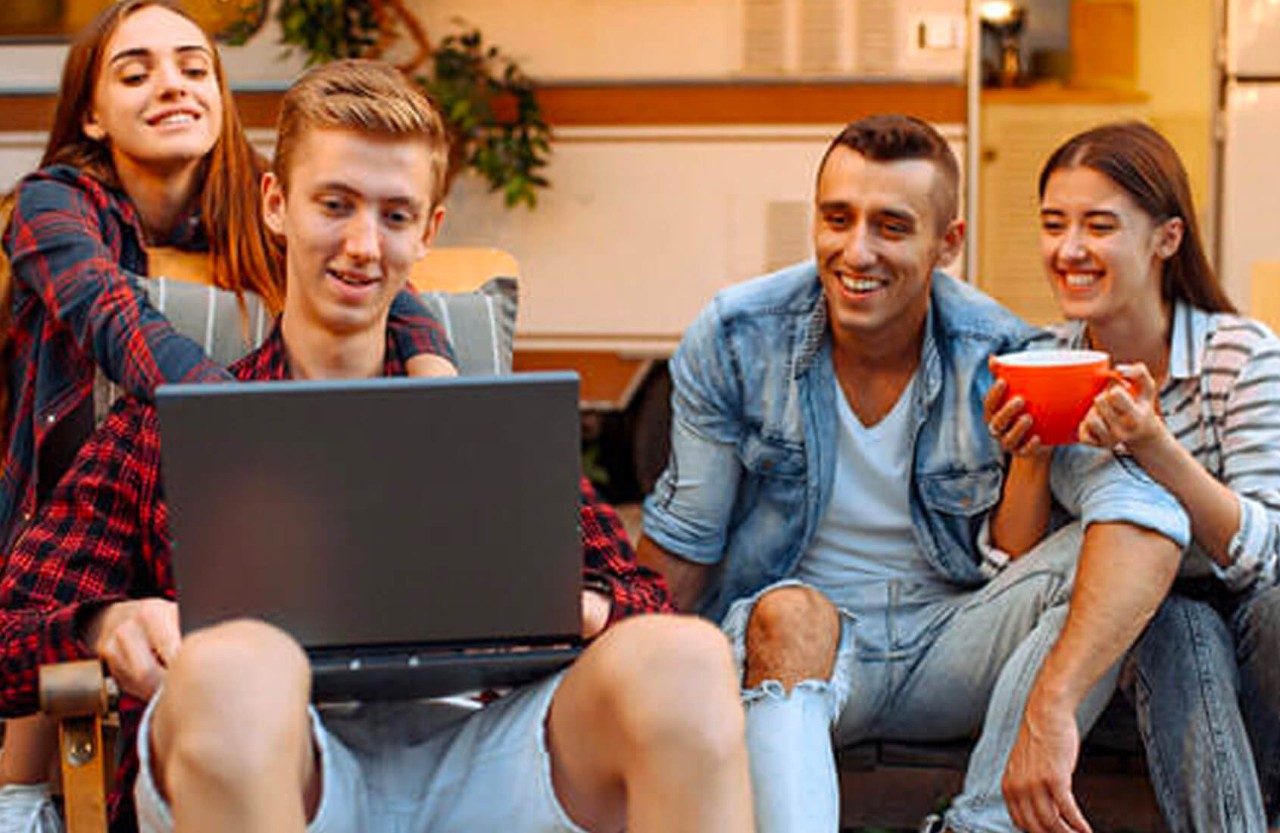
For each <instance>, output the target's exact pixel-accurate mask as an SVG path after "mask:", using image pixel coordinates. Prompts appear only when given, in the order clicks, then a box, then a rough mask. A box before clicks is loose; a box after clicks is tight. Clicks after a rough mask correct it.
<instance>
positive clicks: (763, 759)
mask: <svg viewBox="0 0 1280 833" xmlns="http://www.w3.org/2000/svg"><path fill="white" fill-rule="evenodd" d="M1081 540H1082V534H1081V530H1080V526H1079V525H1078V524H1071V525H1069V526H1067V527H1064V528H1063V529H1061V530H1059V531H1058V532H1057V533H1055V534H1054V535H1053V536H1051V537H1049V538H1047V539H1046V540H1045V541H1043V542H1042V543H1041V544H1040V545H1039V546H1038V547H1036V548H1035V549H1034V550H1032V551H1031V552H1029V553H1027V554H1026V555H1024V556H1022V557H1021V558H1019V559H1017V560H1015V561H1013V562H1012V563H1011V564H1010V565H1009V566H1008V567H1007V568H1006V569H1005V570H1004V571H1003V572H1002V573H1001V574H1000V575H998V576H997V577H996V578H994V579H993V580H992V581H991V582H990V583H988V584H986V585H985V586H983V587H980V588H978V589H975V590H965V589H963V588H956V589H955V591H954V593H951V594H947V595H944V596H942V597H939V596H938V595H937V594H936V593H930V594H927V596H926V597H925V598H916V596H915V594H914V592H913V591H915V590H916V589H917V588H915V586H914V585H911V584H909V583H906V582H889V583H887V584H879V585H873V586H869V587H867V588H866V591H865V599H861V598H860V599H859V600H858V601H859V603H858V605H857V606H856V607H855V608H852V609H841V610H840V618H841V634H840V643H839V647H838V649H837V652H836V660H835V667H834V670H833V671H832V675H831V678H830V679H829V680H805V681H803V682H801V683H799V684H798V685H797V686H796V687H795V688H794V689H793V690H792V691H791V692H790V693H789V694H788V693H786V692H784V690H783V688H782V686H781V685H780V684H779V683H778V682H777V681H773V680H766V681H765V682H764V683H763V684H762V685H760V686H759V687H757V688H753V689H751V690H747V691H744V692H743V704H744V707H745V709H746V717H747V750H748V753H749V755H750V761H751V780H752V790H753V792H754V796H755V805H756V824H757V829H758V830H759V831H760V833H833V832H834V831H836V830H838V829H839V818H840V807H839V787H838V783H837V778H836V770H835V760H834V755H833V747H832V744H833V743H834V744H838V745H840V746H845V745H848V744H852V743H856V742H858V741H862V740H868V739H873V738H875V739H884V740H952V739H961V738H969V737H973V736H975V735H977V734H978V730H979V729H981V728H983V719H984V716H985V715H986V714H987V712H988V701H989V700H990V699H991V697H992V691H993V689H994V688H995V686H996V682H997V680H998V679H1000V678H1001V677H1002V674H1003V675H1004V676H1006V677H1009V678H1010V679H1011V680H1017V681H1018V682H1017V683H1016V684H1007V685H1005V686H1002V689H1008V690H1009V691H1008V694H1007V696H1008V698H1010V699H1009V700H1008V703H1007V707H1003V706H1002V705H1001V704H995V703H993V704H992V705H991V714H992V715H993V717H992V722H998V723H1001V724H1006V723H1007V724H1008V726H1005V727H1003V730H1002V731H999V732H997V734H998V735H999V737H1001V738H1002V740H1001V743H1000V744H997V746H1004V748H1003V749H1002V750H1001V749H998V748H996V749H989V750H988V751H987V753H986V754H985V755H982V756H979V755H977V754H975V757H974V760H973V761H971V762H970V771H969V775H968V778H967V779H966V784H965V787H966V789H965V795H964V796H961V798H960V799H958V800H957V801H958V803H961V802H963V804H962V806H964V805H965V804H967V806H968V817H967V818H956V819H952V818H948V821H949V822H951V823H953V824H957V826H958V828H959V829H965V830H969V829H972V830H1012V829H1013V828H1012V824H1011V823H1010V821H1009V818H1008V813H1007V812H1006V811H1005V809H1004V806H1003V802H1002V801H1001V800H1000V779H1001V777H1002V775H1003V773H1004V766H1005V761H1006V760H1007V758H1008V753H1009V749H1010V748H1011V747H1012V738H1013V737H1016V731H1017V727H1018V725H1019V723H1020V722H1021V719H1022V705H1023V703H1025V701H1026V697H1027V694H1028V693H1029V690H1030V684H1031V682H1032V681H1033V680H1034V677H1035V672H1036V671H1037V670H1038V668H1039V662H1040V660H1041V659H1043V656H1044V654H1045V653H1047V651H1048V648H1049V647H1051V646H1052V645H1053V643H1054V642H1056V641H1057V636H1058V633H1059V631H1060V629H1061V626H1062V622H1063V621H1064V620H1065V610H1066V602H1067V600H1068V598H1069V597H1070V592H1071V583H1072V580H1073V578H1074V576H1075V566H1076V560H1077V557H1078V555H1079V551H1080V544H1081ZM797 584H798V582H795V581H783V582H779V583H778V584H774V585H772V586H771V587H768V588H765V589H764V590H762V591H760V593H758V594H756V595H755V596H753V597H751V598H747V599H741V600H739V601H738V602H735V603H734V605H733V607H731V608H730V610H729V612H728V613H727V614H726V616H725V619H724V622H723V624H722V627H723V629H724V631H725V633H726V634H727V635H728V637H729V639H730V641H731V643H732V644H733V649H734V656H735V659H736V661H737V662H738V669H739V672H741V671H742V670H743V668H744V666H745V653H746V645H745V643H746V631H747V622H748V619H749V618H750V615H751V612H752V610H753V609H754V606H755V603H756V601H757V600H758V599H759V598H760V597H761V596H763V595H764V594H766V593H769V592H770V591H772V590H775V589H778V588H780V587H784V586H789V585H790V586H795V585H797ZM1042 623H1043V624H1042ZM1024 643H1033V644H1030V645H1024ZM1019 646H1024V647H1023V650H1021V651H1019V655H1020V656H1025V657H1028V658H1029V660H1028V661H1029V662H1033V663H1034V667H1032V668H1030V669H1024V670H1027V671H1029V673H1021V674H1019V673H1017V669H1014V668H1013V667H1012V665H1010V667H1009V668H1006V661H1007V660H1009V658H1010V656H1011V655H1012V654H1013V653H1014V651H1015V649H1018V648H1019ZM1107 696H1109V689H1108V691H1107V692H1106V695H1105V696H1102V702H1103V704H1105V702H1106V697H1107ZM1095 717H1096V715H1095ZM996 728H997V727H992V726H988V727H987V730H988V731H993V730H995V729H996ZM1006 736H1007V737H1008V738H1009V740H1008V741H1007V744H1006V742H1005V741H1003V738H1004V737H1006ZM979 770H981V771H979ZM966 798H967V799H969V800H968V801H965V799H966ZM927 809H928V808H921V814H922V815H923V813H924V812H926V811H927ZM961 824H963V825H964V826H963V827H960V825H961Z"/></svg>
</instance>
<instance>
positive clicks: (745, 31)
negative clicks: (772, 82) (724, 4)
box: [741, 0, 789, 75]
mask: <svg viewBox="0 0 1280 833" xmlns="http://www.w3.org/2000/svg"><path fill="white" fill-rule="evenodd" d="M741 2H742V71H743V72H746V73H754V74H770V75H771V74H775V73H780V72H782V71H784V70H785V69H786V68H787V48H786V47H787V30H788V28H789V27H788V26H787V11H788V5H789V4H788V3H787V0H741Z"/></svg>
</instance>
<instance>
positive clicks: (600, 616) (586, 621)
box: [582, 590, 613, 639]
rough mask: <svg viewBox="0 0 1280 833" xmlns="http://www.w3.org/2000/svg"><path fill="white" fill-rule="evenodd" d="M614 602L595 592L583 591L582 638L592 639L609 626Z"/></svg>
mask: <svg viewBox="0 0 1280 833" xmlns="http://www.w3.org/2000/svg"><path fill="white" fill-rule="evenodd" d="M612 608H613V600H612V599H610V598H609V597H608V596H606V595H604V594H603V593H597V592H596V591H595V590H583V591H582V638H583V639H591V638H592V637H594V636H596V635H597V634H598V633H600V631H602V630H604V626H605V625H607V624H609V611H610V610H611V609H612Z"/></svg>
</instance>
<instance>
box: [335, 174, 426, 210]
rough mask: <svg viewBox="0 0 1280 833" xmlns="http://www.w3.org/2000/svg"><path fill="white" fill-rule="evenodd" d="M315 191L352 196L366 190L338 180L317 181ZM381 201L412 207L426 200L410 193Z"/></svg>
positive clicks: (417, 206)
mask: <svg viewBox="0 0 1280 833" xmlns="http://www.w3.org/2000/svg"><path fill="white" fill-rule="evenodd" d="M315 192H316V193H317V194H323V193H326V192H328V193H332V192H337V193H339V194H345V195H347V196H352V197H363V196H364V192H362V191H361V190H360V189H359V188H355V187H353V186H351V185H348V184H347V183H345V182H340V181H337V180H331V181H327V182H318V183H316V186H315ZM379 202H384V203H391V204H393V205H407V206H410V207H412V208H420V207H421V206H422V205H423V204H424V203H425V200H421V199H418V198H417V197H413V196H409V195H404V196H395V197H385V198H383V199H381V200H379Z"/></svg>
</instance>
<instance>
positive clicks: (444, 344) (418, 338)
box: [387, 288, 458, 365]
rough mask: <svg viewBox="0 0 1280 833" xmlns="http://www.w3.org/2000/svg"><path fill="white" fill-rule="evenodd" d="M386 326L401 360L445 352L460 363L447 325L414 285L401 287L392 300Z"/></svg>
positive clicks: (454, 361) (446, 356)
mask: <svg viewBox="0 0 1280 833" xmlns="http://www.w3.org/2000/svg"><path fill="white" fill-rule="evenodd" d="M387 329H388V330H390V331H391V339H392V341H394V342H395V345H396V353H397V354H398V355H399V357H400V360H401V361H406V362H407V361H408V360H409V359H412V358H413V357H414V356H420V355H423V354H426V355H431V356H442V357H443V358H446V359H448V360H449V361H450V363H452V364H454V365H457V363H458V358H457V356H455V355H454V354H453V345H451V344H450V343H449V336H448V334H447V333H446V332H445V329H444V327H443V326H442V325H441V324H440V322H439V321H437V320H436V318H435V316H434V315H432V314H431V313H430V312H429V311H428V310H427V307H426V305H425V304H423V303H422V299H421V298H419V297H418V295H417V293H415V292H414V291H413V290H412V289H408V288H406V289H402V290H400V293H399V294H398V295H396V297H395V299H394V300H393V301H392V302H391V314H390V316H389V317H388V319H387Z"/></svg>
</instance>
